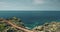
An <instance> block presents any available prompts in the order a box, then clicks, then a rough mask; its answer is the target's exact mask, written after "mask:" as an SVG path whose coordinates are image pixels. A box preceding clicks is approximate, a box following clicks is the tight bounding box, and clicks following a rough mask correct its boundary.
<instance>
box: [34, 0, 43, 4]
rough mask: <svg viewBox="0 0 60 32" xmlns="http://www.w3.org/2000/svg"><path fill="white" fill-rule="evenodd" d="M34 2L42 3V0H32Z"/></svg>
mask: <svg viewBox="0 0 60 32" xmlns="http://www.w3.org/2000/svg"><path fill="white" fill-rule="evenodd" d="M33 3H34V4H44V0H33Z"/></svg>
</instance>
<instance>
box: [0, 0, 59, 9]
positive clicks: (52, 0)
mask: <svg viewBox="0 0 60 32" xmlns="http://www.w3.org/2000/svg"><path fill="white" fill-rule="evenodd" d="M0 10H60V0H0Z"/></svg>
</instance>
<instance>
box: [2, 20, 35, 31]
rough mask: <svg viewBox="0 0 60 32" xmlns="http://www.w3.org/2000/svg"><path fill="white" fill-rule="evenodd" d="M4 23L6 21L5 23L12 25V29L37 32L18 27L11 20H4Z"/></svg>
mask: <svg viewBox="0 0 60 32" xmlns="http://www.w3.org/2000/svg"><path fill="white" fill-rule="evenodd" d="M3 21H4V22H5V23H8V24H10V25H11V26H12V27H15V28H17V29H20V30H22V31H25V32H35V31H32V30H28V29H25V28H22V27H19V26H17V25H16V24H13V23H12V22H11V21H10V20H9V21H7V20H3Z"/></svg>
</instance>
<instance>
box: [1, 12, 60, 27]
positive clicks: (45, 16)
mask: <svg viewBox="0 0 60 32" xmlns="http://www.w3.org/2000/svg"><path fill="white" fill-rule="evenodd" d="M13 16H16V17H18V18H20V19H21V20H22V21H23V22H24V23H25V26H27V27H30V28H33V27H35V26H38V25H42V24H44V23H45V22H51V21H60V11H0V17H3V18H9V17H13Z"/></svg>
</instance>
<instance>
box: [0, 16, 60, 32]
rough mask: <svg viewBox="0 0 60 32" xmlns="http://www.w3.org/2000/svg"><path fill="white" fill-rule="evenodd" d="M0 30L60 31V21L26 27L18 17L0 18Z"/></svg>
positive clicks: (23, 31) (6, 31) (19, 31)
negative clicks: (30, 27)
mask: <svg viewBox="0 0 60 32" xmlns="http://www.w3.org/2000/svg"><path fill="white" fill-rule="evenodd" d="M0 32H60V22H57V21H52V22H50V23H45V24H43V25H39V26H37V25H36V27H34V28H32V29H28V28H26V27H25V25H24V23H23V22H22V20H21V19H20V18H17V17H12V18H8V19H4V18H0Z"/></svg>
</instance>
